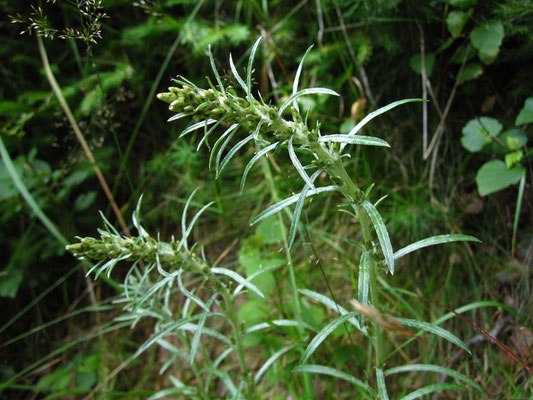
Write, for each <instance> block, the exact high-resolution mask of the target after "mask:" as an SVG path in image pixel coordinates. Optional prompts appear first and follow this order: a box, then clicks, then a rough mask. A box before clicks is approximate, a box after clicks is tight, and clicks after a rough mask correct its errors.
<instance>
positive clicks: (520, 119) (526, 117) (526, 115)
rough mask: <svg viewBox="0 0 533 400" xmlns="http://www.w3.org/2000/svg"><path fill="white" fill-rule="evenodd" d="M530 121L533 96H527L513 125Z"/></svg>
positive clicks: (532, 114)
mask: <svg viewBox="0 0 533 400" xmlns="http://www.w3.org/2000/svg"><path fill="white" fill-rule="evenodd" d="M531 122H533V97H528V98H527V99H526V102H525V103H524V107H522V109H521V110H520V113H518V116H517V117H516V121H515V123H514V124H515V126H520V125H524V124H529V123H531Z"/></svg>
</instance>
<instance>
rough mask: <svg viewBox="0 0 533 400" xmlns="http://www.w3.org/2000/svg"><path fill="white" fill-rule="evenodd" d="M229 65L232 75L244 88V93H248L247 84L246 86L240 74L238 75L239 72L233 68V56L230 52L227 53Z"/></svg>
mask: <svg viewBox="0 0 533 400" xmlns="http://www.w3.org/2000/svg"><path fill="white" fill-rule="evenodd" d="M229 66H230V68H231V72H233V76H234V77H235V79H236V80H237V82H239V85H241V87H242V88H243V89H244V93H246V94H248V86H246V83H244V81H243V80H242V78H241V76H240V75H239V72H238V71H237V68H235V64H234V63H233V57H231V53H230V55H229Z"/></svg>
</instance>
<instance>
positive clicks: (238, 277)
mask: <svg viewBox="0 0 533 400" xmlns="http://www.w3.org/2000/svg"><path fill="white" fill-rule="evenodd" d="M210 271H211V272H212V273H213V274H221V275H226V276H228V277H230V278H231V279H233V280H234V281H236V282H237V283H240V284H241V285H243V286H245V287H246V288H248V289H249V290H251V291H252V292H254V293H255V294H257V295H258V296H259V297H261V298H262V299H264V298H265V295H264V294H263V293H262V292H261V291H260V290H259V288H258V287H257V286H255V285H254V284H253V283H251V282H248V281H247V280H246V279H244V278H243V277H242V276H241V275H239V274H238V273H236V272H235V271H232V270H229V269H226V268H211V269H210Z"/></svg>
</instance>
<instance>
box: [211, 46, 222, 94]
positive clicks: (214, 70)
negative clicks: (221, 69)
mask: <svg viewBox="0 0 533 400" xmlns="http://www.w3.org/2000/svg"><path fill="white" fill-rule="evenodd" d="M207 52H208V53H209V62H210V63H211V69H212V70H213V74H215V79H216V80H217V83H218V87H219V88H220V91H221V92H222V95H223V96H224V97H225V96H226V89H224V85H223V84H222V80H221V79H220V75H219V74H218V70H217V67H216V65H215V59H214V58H213V53H212V52H211V45H209V46H208V47H207Z"/></svg>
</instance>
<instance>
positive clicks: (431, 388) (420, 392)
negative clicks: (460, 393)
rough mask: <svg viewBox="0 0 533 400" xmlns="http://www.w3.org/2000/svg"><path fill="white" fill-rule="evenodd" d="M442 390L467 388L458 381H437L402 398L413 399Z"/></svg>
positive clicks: (403, 399) (402, 399)
mask: <svg viewBox="0 0 533 400" xmlns="http://www.w3.org/2000/svg"><path fill="white" fill-rule="evenodd" d="M442 390H466V389H465V387H464V386H461V385H457V384H456V383H436V384H434V385H428V386H424V387H422V388H420V389H417V390H415V391H414V392H411V393H409V394H408V395H407V396H404V397H402V398H401V399H400V400H413V399H418V398H419V397H422V396H425V395H426V394H429V393H434V392H440V391H442Z"/></svg>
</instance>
